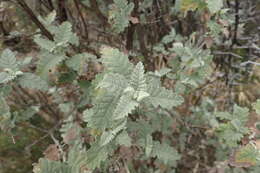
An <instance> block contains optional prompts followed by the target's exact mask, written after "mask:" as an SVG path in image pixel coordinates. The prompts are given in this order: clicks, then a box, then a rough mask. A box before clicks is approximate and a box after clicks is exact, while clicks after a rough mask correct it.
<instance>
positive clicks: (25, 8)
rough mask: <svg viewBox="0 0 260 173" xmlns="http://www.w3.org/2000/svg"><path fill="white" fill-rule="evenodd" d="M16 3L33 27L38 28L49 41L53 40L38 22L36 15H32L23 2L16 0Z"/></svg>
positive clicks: (22, 0)
mask: <svg viewBox="0 0 260 173" xmlns="http://www.w3.org/2000/svg"><path fill="white" fill-rule="evenodd" d="M16 2H17V3H18V4H19V5H20V6H21V7H22V8H23V10H24V11H25V12H26V13H27V15H28V16H29V17H30V19H31V20H32V21H33V23H35V25H36V26H37V27H38V28H40V30H41V32H42V34H43V35H44V36H46V37H47V38H48V39H49V40H52V41H53V40H54V38H53V35H52V34H51V33H50V32H49V31H48V30H47V29H46V28H45V26H44V25H43V24H42V23H41V22H40V21H39V20H38V18H37V17H36V15H35V14H34V13H33V11H32V10H31V8H30V7H29V6H28V5H27V4H26V3H25V2H24V0H16Z"/></svg>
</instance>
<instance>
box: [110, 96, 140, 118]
mask: <svg viewBox="0 0 260 173" xmlns="http://www.w3.org/2000/svg"><path fill="white" fill-rule="evenodd" d="M138 105H139V104H138V102H136V101H135V100H133V99H132V96H131V94H124V95H123V96H121V98H120V100H119V102H118V104H117V106H116V108H115V111H114V113H113V119H114V120H118V119H123V118H125V117H127V116H128V114H129V113H131V112H132V111H133V110H134V109H135V108H136V107H137V106H138Z"/></svg>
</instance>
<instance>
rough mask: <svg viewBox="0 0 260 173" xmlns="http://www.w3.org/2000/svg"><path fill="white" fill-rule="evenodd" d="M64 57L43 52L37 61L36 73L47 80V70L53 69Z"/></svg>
mask: <svg viewBox="0 0 260 173" xmlns="http://www.w3.org/2000/svg"><path fill="white" fill-rule="evenodd" d="M64 59H65V56H64V55H56V54H49V53H47V52H45V53H44V54H42V55H41V58H40V60H39V61H38V64H37V71H36V73H37V74H39V75H40V77H41V78H42V79H44V80H46V81H47V79H48V73H49V71H50V70H53V69H54V68H55V67H56V66H57V65H58V64H59V63H60V62H61V61H63V60H64Z"/></svg>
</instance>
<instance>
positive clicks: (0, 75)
mask: <svg viewBox="0 0 260 173" xmlns="http://www.w3.org/2000/svg"><path fill="white" fill-rule="evenodd" d="M15 77H16V76H14V75H12V74H10V73H7V72H0V84H1V83H7V82H9V81H11V80H13V79H15Z"/></svg>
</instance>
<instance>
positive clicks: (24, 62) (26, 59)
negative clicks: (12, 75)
mask: <svg viewBox="0 0 260 173" xmlns="http://www.w3.org/2000/svg"><path fill="white" fill-rule="evenodd" d="M31 61H32V57H26V58H25V59H24V60H23V61H20V64H19V65H20V66H25V65H28V64H30V63H31Z"/></svg>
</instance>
